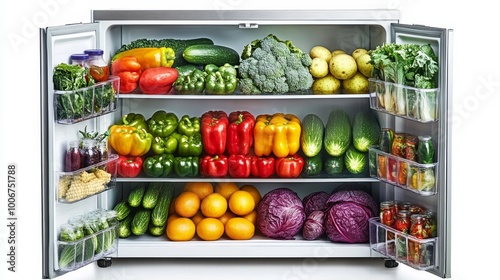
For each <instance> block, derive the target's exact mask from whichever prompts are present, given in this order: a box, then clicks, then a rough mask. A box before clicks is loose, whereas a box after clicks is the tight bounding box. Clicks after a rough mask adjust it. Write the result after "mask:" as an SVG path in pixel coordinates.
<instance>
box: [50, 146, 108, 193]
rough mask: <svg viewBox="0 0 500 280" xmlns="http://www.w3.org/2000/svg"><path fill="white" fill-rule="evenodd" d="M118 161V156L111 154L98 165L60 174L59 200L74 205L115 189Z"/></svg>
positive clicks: (58, 185)
mask: <svg viewBox="0 0 500 280" xmlns="http://www.w3.org/2000/svg"><path fill="white" fill-rule="evenodd" d="M117 161H118V155H116V154H111V155H109V157H108V159H107V160H105V161H101V162H99V163H97V164H94V165H91V166H88V167H85V168H82V169H79V170H76V171H73V172H59V173H58V175H57V176H56V178H57V179H56V186H57V200H58V201H59V202H62V203H73V202H76V201H79V200H82V199H84V198H87V197H89V196H92V195H96V194H99V193H101V192H103V191H106V190H109V189H111V188H114V187H115V185H116V174H117V164H116V162H117Z"/></svg>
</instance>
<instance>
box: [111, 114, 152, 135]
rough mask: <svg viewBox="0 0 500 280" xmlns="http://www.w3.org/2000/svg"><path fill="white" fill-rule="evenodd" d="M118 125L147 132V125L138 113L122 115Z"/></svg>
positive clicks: (142, 116)
mask: <svg viewBox="0 0 500 280" xmlns="http://www.w3.org/2000/svg"><path fill="white" fill-rule="evenodd" d="M117 124H119V125H128V126H133V127H135V128H137V129H145V130H146V131H147V130H148V123H147V121H146V118H145V117H144V115H142V114H138V113H128V114H126V115H123V117H122V118H121V119H120V120H119V121H118V123H117Z"/></svg>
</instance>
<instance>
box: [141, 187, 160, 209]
mask: <svg viewBox="0 0 500 280" xmlns="http://www.w3.org/2000/svg"><path fill="white" fill-rule="evenodd" d="M161 188H162V185H161V183H159V182H152V183H150V184H149V185H148V187H147V188H146V191H145V192H144V196H143V197H142V207H143V208H144V209H153V208H154V207H155V205H156V203H157V202H158V198H159V197H160V192H161Z"/></svg>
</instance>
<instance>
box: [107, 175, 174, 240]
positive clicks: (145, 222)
mask: <svg viewBox="0 0 500 280" xmlns="http://www.w3.org/2000/svg"><path fill="white" fill-rule="evenodd" d="M173 196H174V186H173V185H172V184H170V183H163V182H151V183H149V184H143V183H140V184H138V185H136V186H135V187H134V188H133V189H132V190H131V191H130V193H129V195H128V196H127V197H126V199H124V200H122V201H121V202H119V203H118V204H116V205H115V207H114V208H113V210H115V211H116V218H117V219H118V220H119V221H120V226H119V228H118V236H119V237H120V238H127V237H129V236H130V235H131V234H133V235H143V234H145V233H146V232H149V234H151V235H153V236H161V235H162V234H164V233H165V229H166V227H167V218H168V211H169V208H170V203H171V202H172V199H173Z"/></svg>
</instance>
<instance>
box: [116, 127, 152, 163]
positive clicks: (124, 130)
mask: <svg viewBox="0 0 500 280" xmlns="http://www.w3.org/2000/svg"><path fill="white" fill-rule="evenodd" d="M152 142H153V136H152V135H151V134H150V133H149V132H147V131H146V130H145V129H137V128H136V127H133V126H129V125H112V126H111V127H110V128H109V136H108V143H109V144H110V146H111V147H112V148H113V149H114V150H115V151H116V152H117V153H118V154H120V155H124V156H135V157H137V156H142V155H145V154H146V153H147V152H148V151H149V149H150V148H151V143H152Z"/></svg>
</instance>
